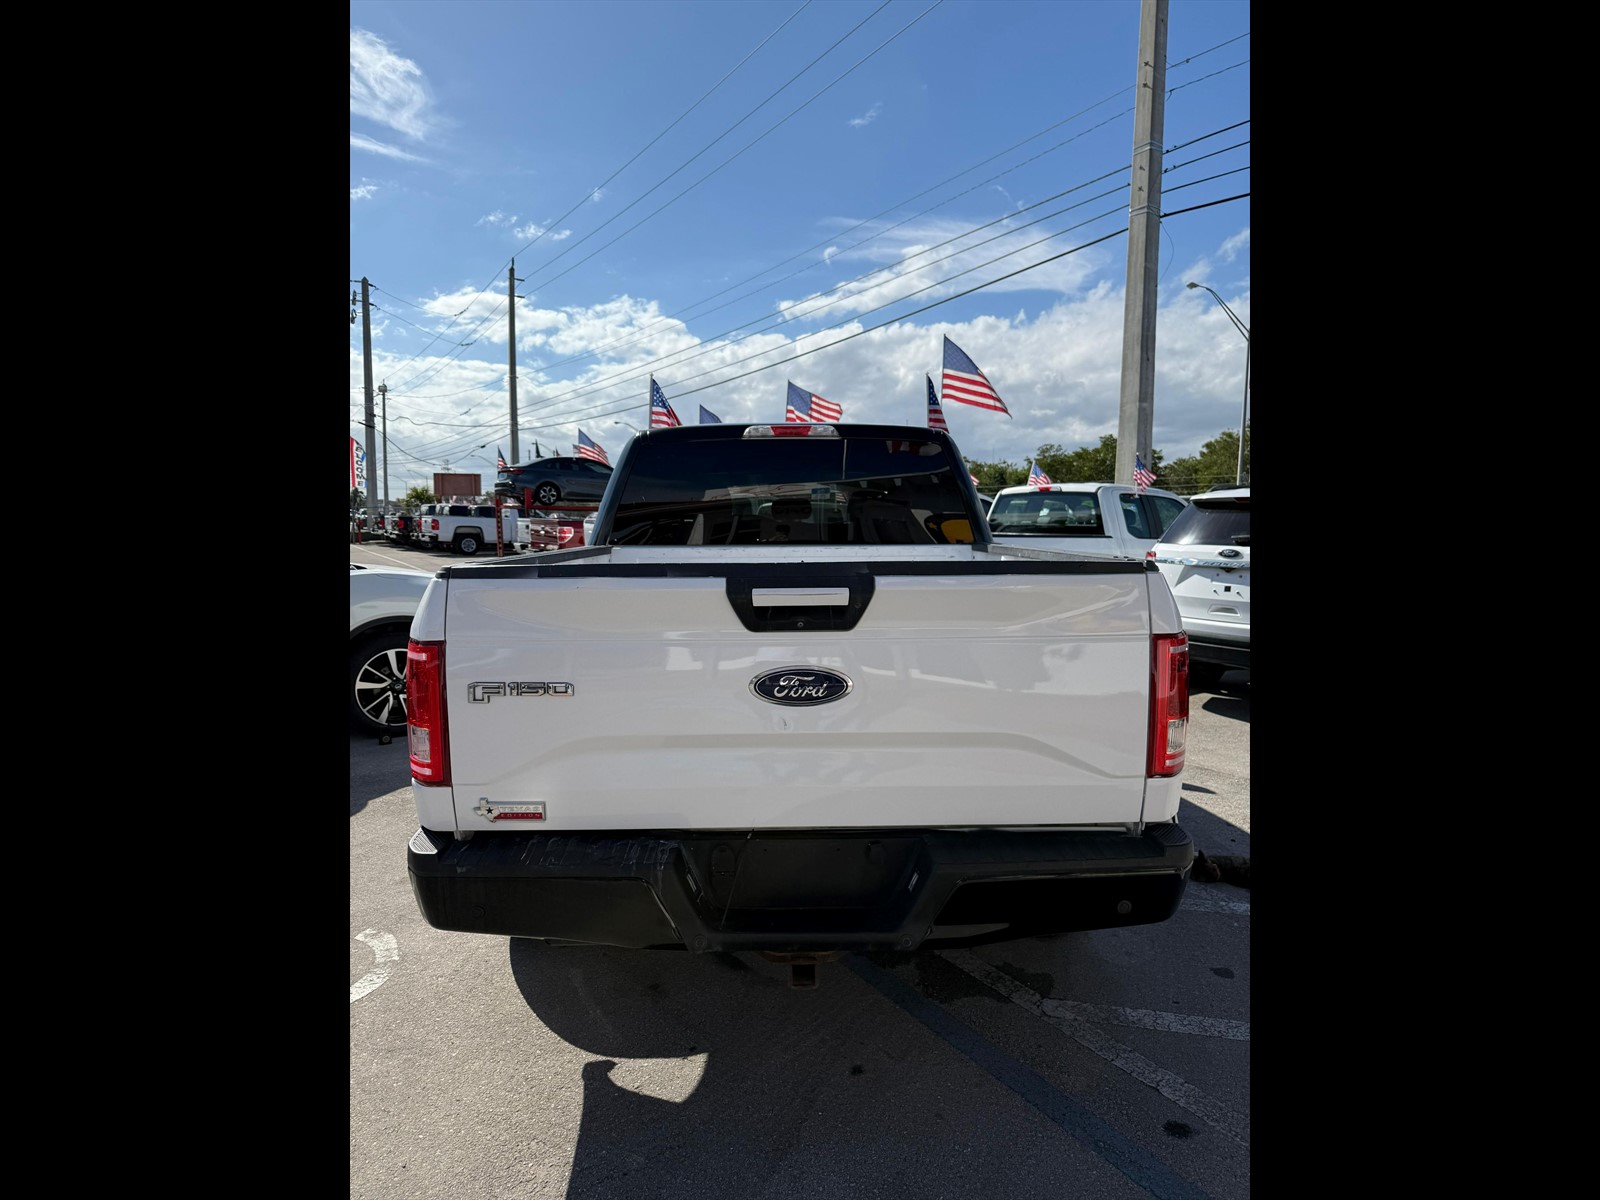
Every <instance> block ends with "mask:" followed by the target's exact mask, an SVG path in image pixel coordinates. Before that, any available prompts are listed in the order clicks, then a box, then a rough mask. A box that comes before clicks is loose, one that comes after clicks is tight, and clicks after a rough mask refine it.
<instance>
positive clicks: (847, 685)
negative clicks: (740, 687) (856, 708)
mask: <svg viewBox="0 0 1600 1200" xmlns="http://www.w3.org/2000/svg"><path fill="white" fill-rule="evenodd" d="M854 686H855V685H854V684H852V683H851V682H850V678H849V676H846V675H841V674H839V672H837V671H829V670H825V669H824V668H822V667H784V668H783V669H782V670H781V671H768V672H767V673H766V674H764V675H757V676H756V677H755V678H754V679H752V680H751V681H750V690H751V691H752V692H754V693H755V694H756V695H758V696H760V697H761V698H762V699H763V700H765V701H766V702H767V703H769V704H788V705H807V704H827V703H828V702H829V701H831V700H837V699H839V698H840V697H841V696H848V695H849V694H850V689H851V688H852V687H854Z"/></svg>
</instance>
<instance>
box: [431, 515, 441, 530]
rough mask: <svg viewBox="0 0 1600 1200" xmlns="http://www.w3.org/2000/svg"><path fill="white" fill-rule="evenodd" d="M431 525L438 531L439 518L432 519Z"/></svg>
mask: <svg viewBox="0 0 1600 1200" xmlns="http://www.w3.org/2000/svg"><path fill="white" fill-rule="evenodd" d="M431 524H432V526H433V528H434V529H438V528H439V518H438V517H434V518H433V521H432V522H431Z"/></svg>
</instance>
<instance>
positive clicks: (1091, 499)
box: [988, 483, 1188, 559]
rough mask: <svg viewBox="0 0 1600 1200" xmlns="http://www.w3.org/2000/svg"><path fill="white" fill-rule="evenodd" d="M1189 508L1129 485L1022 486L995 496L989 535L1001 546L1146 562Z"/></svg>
mask: <svg viewBox="0 0 1600 1200" xmlns="http://www.w3.org/2000/svg"><path fill="white" fill-rule="evenodd" d="M1187 504H1188V501H1186V500H1185V499H1184V498H1183V497H1182V496H1179V495H1178V494H1177V493H1175V492H1168V491H1163V490H1161V489H1159V488H1148V489H1146V490H1145V491H1143V492H1141V491H1139V490H1138V489H1137V488H1135V487H1133V486H1132V485H1131V484H1119V483H1046V484H1024V485H1020V486H1017V487H1008V488H1001V489H1000V491H999V492H997V493H996V494H995V498H994V503H993V504H991V505H990V506H989V513H988V516H989V529H990V531H991V532H992V533H993V534H994V540H995V541H996V542H998V543H1001V544H1003V545H1013V546H1032V547H1033V548H1035V549H1038V550H1067V551H1071V552H1072V553H1074V554H1093V555H1100V556H1104V557H1108V558H1140V559H1142V558H1145V557H1146V556H1147V555H1148V554H1149V552H1150V550H1151V548H1152V547H1154V546H1155V544H1156V542H1157V541H1158V540H1159V539H1160V537H1161V535H1162V533H1164V532H1165V531H1166V528H1167V526H1169V525H1171V524H1172V522H1173V521H1174V520H1176V519H1177V516H1178V514H1179V513H1181V512H1182V511H1183V510H1184V508H1185V506H1186V505H1187Z"/></svg>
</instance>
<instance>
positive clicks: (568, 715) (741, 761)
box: [414, 563, 1152, 832]
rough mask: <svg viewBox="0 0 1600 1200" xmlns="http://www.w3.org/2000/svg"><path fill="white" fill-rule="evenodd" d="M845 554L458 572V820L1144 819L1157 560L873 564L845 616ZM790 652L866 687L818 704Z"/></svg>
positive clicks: (809, 823)
mask: <svg viewBox="0 0 1600 1200" xmlns="http://www.w3.org/2000/svg"><path fill="white" fill-rule="evenodd" d="M991 566H993V564H991ZM826 567H827V564H821V563H817V564H812V565H811V566H810V567H808V568H806V569H804V570H802V569H799V568H796V569H795V570H793V571H791V572H790V573H789V575H788V576H787V577H785V578H784V579H782V580H779V581H776V582H775V581H773V580H771V579H767V580H761V579H757V580H756V581H755V582H754V585H753V586H752V584H751V583H750V581H749V580H748V579H746V580H745V581H744V582H743V583H742V585H741V582H740V579H739V578H738V577H739V571H738V570H737V569H736V568H735V567H733V566H729V567H728V568H727V569H726V570H725V571H722V572H720V573H709V572H708V573H700V574H695V573H692V572H691V573H687V574H682V575H680V574H678V573H675V572H673V571H664V572H656V573H645V574H642V575H641V574H626V573H619V574H616V575H615V576H613V575H610V574H608V573H607V572H606V570H605V568H604V567H603V566H602V567H595V568H593V569H591V570H588V571H587V572H585V571H579V572H578V573H575V574H573V575H571V576H568V577H562V576H560V575H558V574H552V573H545V574H543V575H542V576H540V575H534V574H518V573H516V572H509V571H504V570H495V571H493V572H488V571H485V572H482V573H474V572H473V571H472V570H470V569H468V570H458V571H452V572H451V573H450V578H449V581H448V586H447V587H446V588H445V589H444V595H443V597H442V600H443V605H444V611H443V618H444V619H443V622H442V625H443V634H444V639H445V643H446V649H445V656H444V658H445V707H446V714H447V722H448V742H449V747H450V761H451V769H452V779H451V786H452V787H453V801H454V807H455V818H456V824H457V827H458V828H460V829H488V828H499V829H505V828H507V827H508V825H507V823H505V822H502V823H500V824H492V814H493V812H494V810H495V808H496V806H503V805H531V804H534V803H542V804H543V805H544V806H545V807H544V812H543V815H542V818H541V820H542V822H543V826H542V827H543V828H545V829H548V830H550V831H551V832H555V831H559V830H646V829H648V830H671V829H681V830H694V829H702V830H704V829H786V828H818V827H821V828H837V829H850V828H882V827H889V826H905V825H915V826H924V827H926V826H949V827H965V826H977V825H985V826H995V825H1001V826H1033V825H1073V824H1099V823H1115V822H1134V821H1137V820H1139V819H1140V815H1141V806H1142V803H1143V799H1144V787H1145V771H1146V739H1147V737H1148V725H1149V720H1148V710H1147V705H1148V690H1149V686H1150V653H1151V652H1150V634H1151V632H1152V631H1151V615H1150V600H1149V590H1148V589H1149V587H1150V578H1151V577H1150V575H1149V574H1148V573H1146V572H1144V571H1143V570H1142V568H1135V567H1134V566H1133V565H1131V564H1130V565H1129V566H1128V568H1126V569H1124V570H1109V571H1108V570H1104V569H1101V568H1100V567H1093V568H1091V567H1083V568H1081V569H1080V570H1079V571H1078V572H1077V573H1059V574H1051V573H1035V574H1027V573H1017V574H1006V573H993V572H991V573H986V574H969V573H967V569H966V568H965V567H964V565H963V564H955V563H951V564H928V563H921V564H914V565H912V566H910V567H908V568H905V569H897V568H895V567H894V566H893V565H886V564H876V565H875V566H874V567H873V568H872V569H871V570H870V572H868V573H865V578H866V582H867V589H866V593H865V596H866V598H865V601H864V608H863V609H862V610H861V611H860V612H859V613H858V614H857V617H858V619H857V620H855V622H854V625H853V627H852V628H848V629H845V628H837V627H831V626H833V625H835V624H842V623H843V622H842V621H837V620H836V617H835V616H830V614H836V613H837V610H836V609H835V608H831V607H828V606H829V605H830V604H832V603H836V602H837V600H838V596H837V595H834V596H833V597H832V599H831V600H830V597H829V595H828V594H827V593H829V592H830V591H836V589H831V588H829V587H827V586H823V585H824V584H826V583H827V581H826V580H825V579H823V580H822V581H821V582H820V583H819V584H818V586H816V587H811V586H808V582H807V581H808V579H810V578H812V575H814V574H815V573H816V572H818V571H823V570H824V569H825V568H826ZM855 569H856V571H857V572H858V574H862V571H861V568H860V567H857V568H855ZM808 571H809V572H811V573H812V575H808V574H807V572H808ZM768 584H774V586H771V587H769V586H768ZM740 586H743V587H744V589H745V590H744V593H743V594H744V596H745V597H746V600H747V603H746V613H745V617H741V615H740V612H739V610H738V607H737V606H736V604H735V603H734V600H733V596H734V593H735V592H737V591H738V589H739V587H740ZM808 594H809V595H808ZM812 603H815V604H817V605H819V607H817V608H816V609H815V611H816V613H817V619H816V620H813V621H811V622H810V625H809V626H808V627H805V628H791V629H767V628H763V629H755V630H752V629H751V628H749V627H747V626H748V621H747V620H746V617H748V616H749V615H750V612H751V611H752V610H751V609H750V607H749V605H751V604H754V605H756V606H757V608H756V609H755V610H754V611H755V612H756V615H757V617H759V616H761V615H762V609H761V607H760V606H762V605H763V604H765V605H767V606H768V607H767V608H766V610H765V611H767V612H775V611H777V610H776V608H774V607H771V606H773V605H792V606H793V607H791V608H790V609H788V611H789V612H790V613H791V615H792V614H794V613H796V612H798V613H799V614H800V615H801V617H804V616H805V615H806V611H807V606H808V605H809V604H812ZM414 636H421V635H414ZM789 667H793V668H797V669H803V668H817V669H822V670H824V671H826V672H830V673H832V674H833V675H834V676H841V677H843V679H844V680H845V681H846V683H847V684H848V691H847V692H846V693H845V694H843V695H841V696H838V697H837V698H830V699H828V700H827V701H826V702H823V703H815V704H808V705H801V706H791V705H789V704H783V703H774V702H772V700H770V699H765V698H763V697H762V696H761V695H759V694H758V692H757V688H756V687H755V686H753V685H755V683H756V681H757V680H758V679H760V678H761V677H763V676H767V675H769V674H770V673H772V672H781V671H782V669H783V668H789ZM776 682H777V681H769V682H768V683H767V684H766V687H765V690H767V691H768V692H769V693H771V692H774V691H782V690H783V689H781V688H779V687H776V686H774V685H775V683H776ZM540 684H543V685H546V686H544V687H539V686H530V685H540ZM558 684H559V685H565V686H561V687H557V686H554V685H558ZM835 690H838V688H837V686H836V687H835ZM790 698H793V697H792V696H791V697H790ZM517 824H519V825H520V827H521V828H522V829H525V830H526V829H529V828H530V826H529V825H528V824H526V823H525V822H520V821H519V822H517ZM534 828H537V826H535V827H534Z"/></svg>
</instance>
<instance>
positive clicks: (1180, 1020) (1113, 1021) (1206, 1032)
mask: <svg viewBox="0 0 1600 1200" xmlns="http://www.w3.org/2000/svg"><path fill="white" fill-rule="evenodd" d="M1039 1005H1040V1007H1041V1008H1042V1009H1043V1010H1044V1011H1045V1012H1047V1013H1051V1012H1061V1013H1066V1014H1068V1015H1069V1016H1074V1017H1082V1018H1083V1019H1084V1020H1085V1021H1102V1022H1104V1023H1105V1024H1107V1025H1126V1026H1127V1027H1128V1028H1130V1029H1159V1030H1161V1031H1162V1032H1163V1033H1193V1034H1197V1035H1198V1036H1200V1037H1219V1038H1228V1039H1230V1040H1232V1041H1235V1042H1248V1041H1249V1040H1250V1022H1249V1021H1229V1020H1227V1019H1225V1018H1223V1017H1194V1016H1190V1015H1189V1014H1188V1013H1175V1012H1158V1011H1156V1010H1154V1009H1149V1008H1119V1007H1117V1006H1116V1005H1114V1004H1088V1003H1085V1002H1084V1001H1082V1000H1049V999H1043V998H1041V999H1040V1001H1039Z"/></svg>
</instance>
